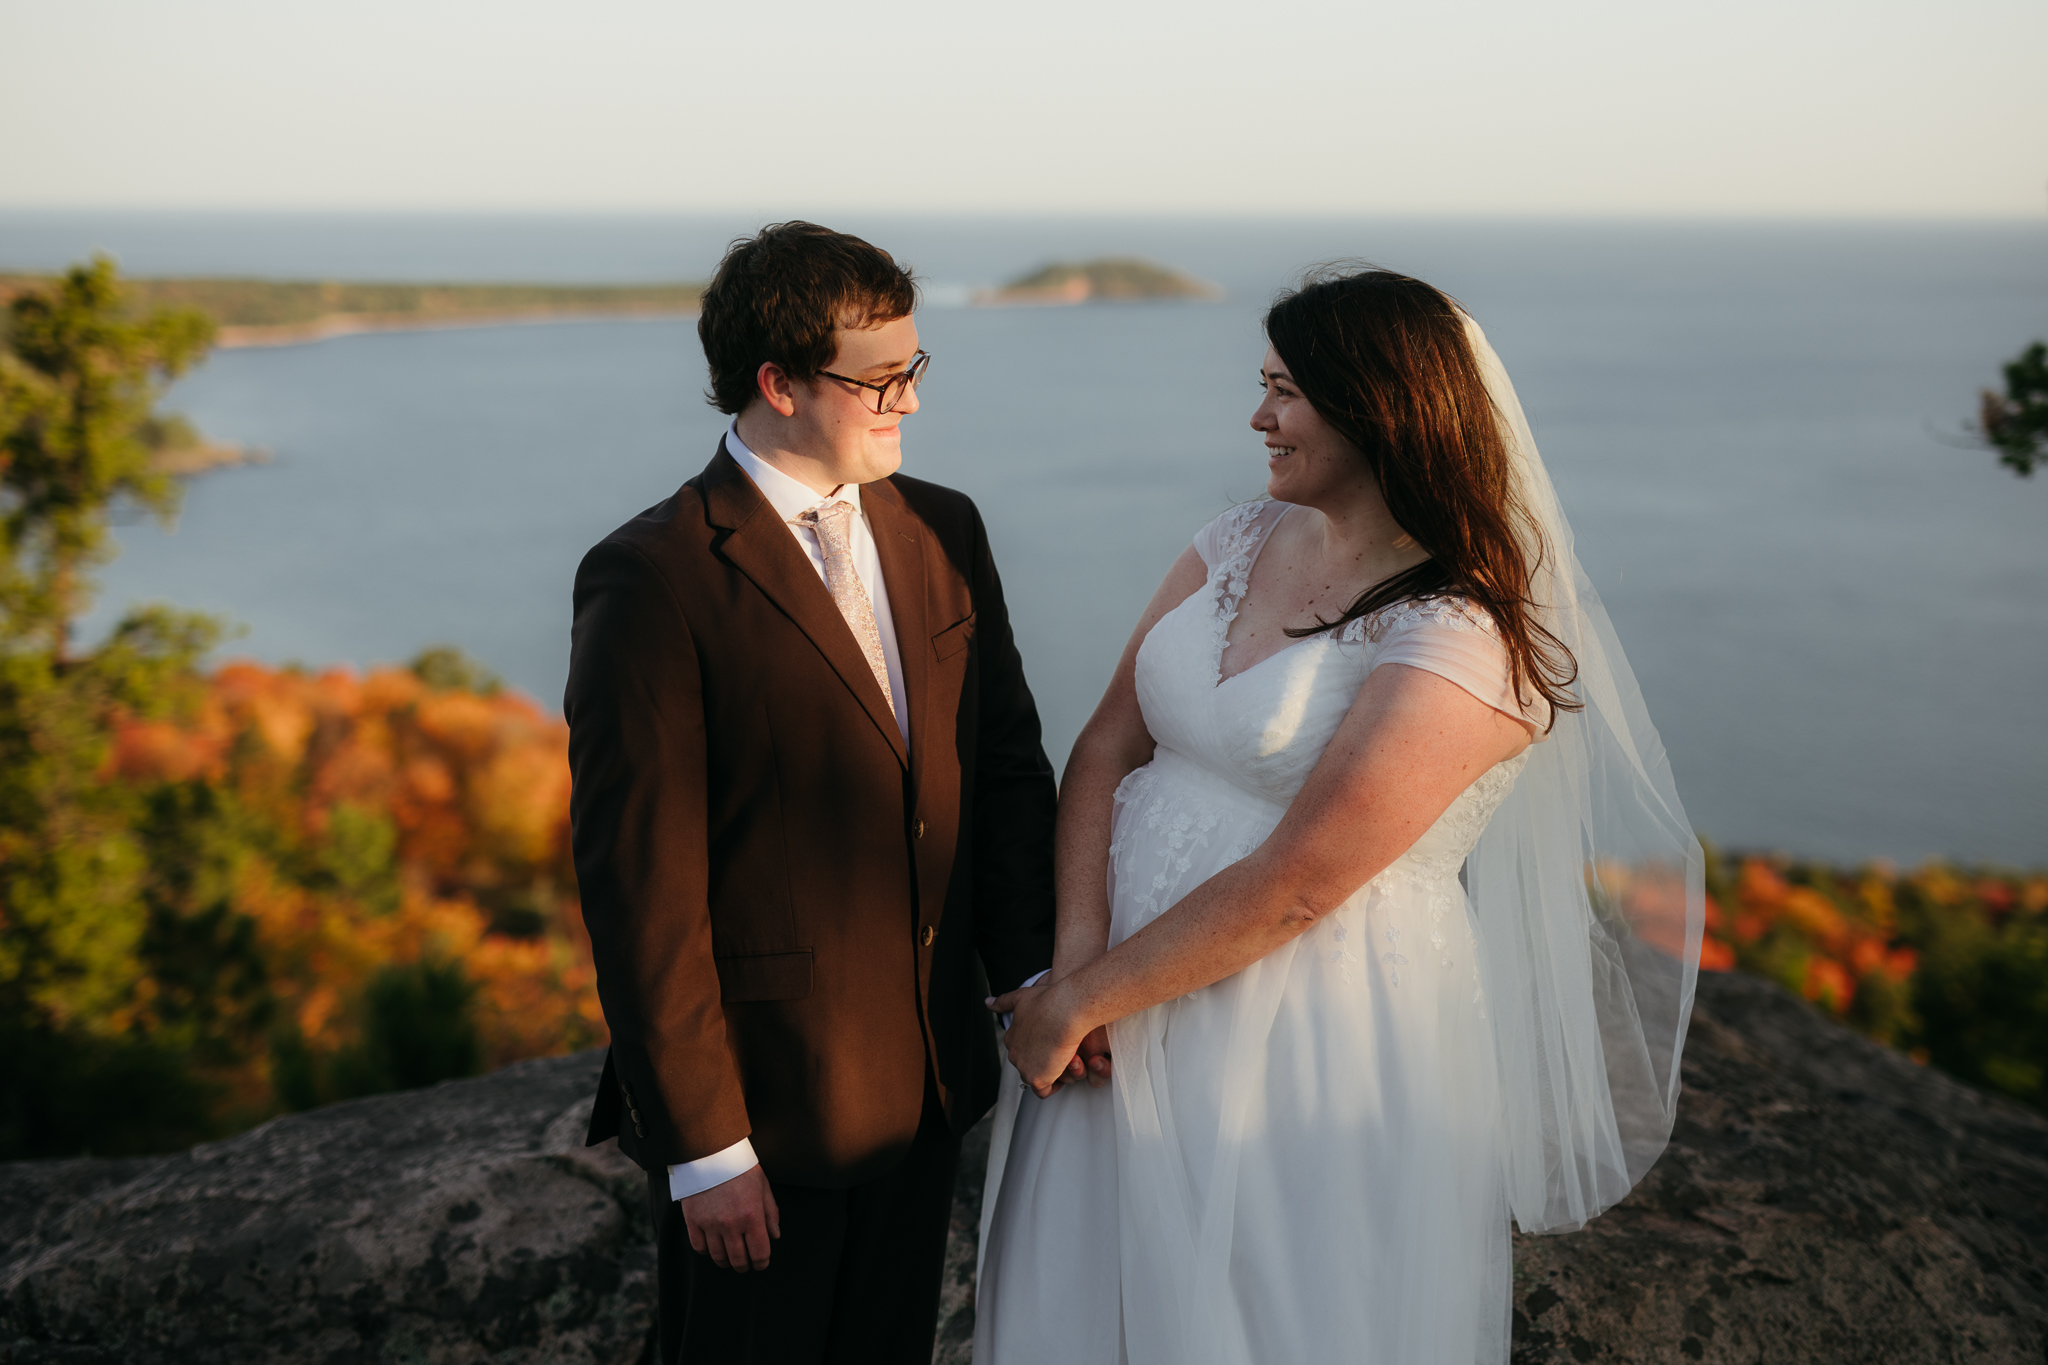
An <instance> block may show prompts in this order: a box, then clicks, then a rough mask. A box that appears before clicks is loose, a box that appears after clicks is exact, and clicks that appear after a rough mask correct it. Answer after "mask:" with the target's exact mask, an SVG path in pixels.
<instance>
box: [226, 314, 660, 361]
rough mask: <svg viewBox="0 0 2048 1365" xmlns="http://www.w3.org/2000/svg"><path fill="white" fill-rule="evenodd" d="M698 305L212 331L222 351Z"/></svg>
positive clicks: (347, 319) (341, 318)
mask: <svg viewBox="0 0 2048 1365" xmlns="http://www.w3.org/2000/svg"><path fill="white" fill-rule="evenodd" d="M696 316H697V311H696V310H695V309H689V310H687V311H685V310H681V309H671V308H613V309H578V310H575V311H556V310H553V309H525V310H519V311H516V312H505V313H490V312H480V313H462V314H439V315H425V316H423V315H421V314H417V313H330V314H327V315H326V316H324V317H318V318H314V319H312V320H311V321H308V322H285V323H268V324H256V325H245V326H227V327H222V328H221V329H220V330H219V331H218V332H217V333H215V335H214V343H213V344H214V349H215V350H218V351H250V350H260V349H267V348H271V347H277V346H308V345H311V344H312V343H314V342H316V341H329V340H332V339H333V338H335V337H346V336H361V335H364V334H367V333H372V332H455V331H466V330H469V329H472V328H478V327H530V326H534V325H536V324H539V323H548V322H610V321H616V320H618V319H620V318H630V319H634V320H639V321H655V320H671V319H682V318H694V317H696Z"/></svg>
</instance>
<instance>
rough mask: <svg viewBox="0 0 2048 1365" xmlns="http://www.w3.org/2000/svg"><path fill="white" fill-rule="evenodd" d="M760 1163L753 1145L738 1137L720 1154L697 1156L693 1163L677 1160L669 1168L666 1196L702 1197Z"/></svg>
mask: <svg viewBox="0 0 2048 1365" xmlns="http://www.w3.org/2000/svg"><path fill="white" fill-rule="evenodd" d="M760 1164H761V1163H760V1161H759V1160H758V1159H756V1158H755V1156H754V1144H753V1143H752V1142H751V1141H749V1140H748V1139H746V1138H741V1139H740V1140H739V1141H738V1142H735V1143H734V1144H733V1145H732V1146H730V1147H728V1148H726V1149H725V1150H724V1151H722V1152H713V1153H712V1154H711V1155H710V1156H700V1157H698V1158H697V1159H696V1160H695V1161H679V1162H677V1163H676V1164H675V1165H673V1166H671V1167H669V1168H668V1197H669V1198H671V1199H688V1198H689V1197H690V1196H691V1195H693V1194H702V1193H704V1191H706V1190H708V1189H712V1188H714V1187H715V1186H718V1185H723V1184H724V1183H725V1182H726V1181H728V1180H731V1179H733V1178H734V1177H735V1176H742V1175H745V1174H746V1173H747V1172H748V1171H751V1170H753V1169H754V1167H756V1166H758V1165H760Z"/></svg>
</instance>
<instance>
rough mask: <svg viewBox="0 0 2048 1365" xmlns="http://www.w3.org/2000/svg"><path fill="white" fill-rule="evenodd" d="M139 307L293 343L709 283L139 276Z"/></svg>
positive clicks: (593, 307) (679, 307)
mask: <svg viewBox="0 0 2048 1365" xmlns="http://www.w3.org/2000/svg"><path fill="white" fill-rule="evenodd" d="M54 283H55V280H54V279H53V278H52V277H49V276H42V275H0V305H4V304H6V303H8V302H10V301H12V300H13V299H15V298H16V297H19V296H20V295H22V294H25V293H29V292H31V291H35V290H43V289H48V288H50V287H51V286H52V285H53V284H54ZM124 284H125V286H126V288H127V290H128V297H129V300H130V301H131V303H132V305H133V306H135V307H137V308H141V309H150V308H190V309H195V310H197V311H198V312H201V313H204V314H206V315H208V316H209V317H211V318H212V319H213V320H214V322H215V323H216V324H217V327H218V331H217V332H216V333H215V339H214V345H215V346H216V347H218V348H222V349H233V348H236V347H244V346H287V345H291V344H293V343H295V342H304V341H318V340H320V339H322V338H324V337H331V336H345V335H347V334H349V333H352V332H378V331H396V330H403V329H410V328H430V327H465V326H480V325H487V324H492V323H504V322H541V321H548V320H554V319H565V318H575V317H635V316H637V317H687V316H689V315H691V314H693V313H695V312H696V311H697V303H698V300H699V299H700V298H701V297H702V296H703V292H704V286H703V285H701V284H619V285H570V284H404V283H386V284H376V283H349V282H343V281H337V280H318V281H316V280H258V279H217V278H211V277H193V278H137V279H128V280H125V281H124Z"/></svg>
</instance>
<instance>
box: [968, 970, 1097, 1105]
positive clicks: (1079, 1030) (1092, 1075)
mask: <svg viewBox="0 0 2048 1365" xmlns="http://www.w3.org/2000/svg"><path fill="white" fill-rule="evenodd" d="M987 1004H988V1007H989V1009H990V1011H991V1012H993V1013H995V1014H1008V1015H1010V1016H1011V1018H1010V1028H1009V1031H1008V1032H1007V1033H1005V1034H1004V1035H1003V1047H1004V1049H1005V1050H1006V1051H1008V1053H1009V1054H1010V1065H1012V1066H1014V1067H1016V1068H1017V1074H1018V1075H1019V1076H1020V1077H1022V1078H1023V1081H1024V1084H1026V1085H1028V1086H1030V1087H1031V1091H1032V1093H1033V1094H1035V1095H1037V1096H1038V1097H1039V1098H1040V1099H1045V1098H1047V1097H1048V1096H1050V1095H1051V1094H1052V1092H1053V1091H1055V1090H1057V1089H1059V1087H1060V1086H1061V1085H1063V1084H1065V1083H1066V1082H1068V1081H1079V1080H1086V1081H1088V1082H1089V1084H1091V1085H1099V1084H1101V1083H1102V1081H1106V1080H1108V1079H1109V1062H1108V1051H1109V1041H1108V1034H1107V1031H1106V1030H1104V1029H1100V1028H1098V1029H1094V1030H1090V1029H1088V1028H1086V1027H1084V1026H1082V1025H1081V1024H1080V1023H1079V1022H1078V1021H1076V1020H1075V1019H1073V1018H1071V1017H1070V1015H1069V1013H1068V1011H1067V1010H1066V1009H1065V1008H1064V993H1063V992H1061V990H1060V989H1059V987H1058V986H1057V985H1052V986H1021V987H1019V988H1018V989H1016V990H1014V991H1010V992H1008V993H1006V994H1004V995H998V996H995V997H993V998H992V999H990V1000H989V1001H988V1002H987ZM1096 1033H1100V1034H1102V1035H1103V1037H1102V1040H1101V1054H1102V1055H1101V1056H1100V1058H1098V1059H1096V1061H1095V1063H1094V1064H1093V1065H1091V1064H1090V1063H1086V1062H1083V1061H1082V1058H1081V1047H1082V1044H1083V1042H1085V1041H1088V1040H1089V1039H1090V1038H1091V1037H1092V1035H1093V1034H1096ZM1098 1069H1099V1074H1100V1077H1101V1079H1100V1080H1098V1079H1097V1078H1096V1076H1097V1072H1098Z"/></svg>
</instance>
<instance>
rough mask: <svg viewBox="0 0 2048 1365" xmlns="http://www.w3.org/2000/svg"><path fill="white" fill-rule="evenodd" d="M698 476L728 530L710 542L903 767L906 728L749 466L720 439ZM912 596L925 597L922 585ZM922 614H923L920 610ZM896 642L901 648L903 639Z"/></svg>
mask: <svg viewBox="0 0 2048 1365" xmlns="http://www.w3.org/2000/svg"><path fill="white" fill-rule="evenodd" d="M699 477H700V479H701V482H700V484H699V487H700V488H702V489H703V494H704V507H705V511H706V513H707V514H708V515H709V517H710V520H711V522H712V524H713V525H715V526H721V527H724V528H725V529H726V530H728V531H729V532H730V534H729V535H726V536H724V537H723V538H721V539H720V540H718V541H716V542H714V548H715V549H716V550H717V551H718V553H720V554H722V555H724V556H725V558H726V559H727V560H729V561H730V562H731V563H732V565H733V567H735V568H737V569H738V570H739V571H740V572H741V573H743V574H745V575H746V576H747V577H748V579H750V580H751V581H752V582H753V584H754V586H755V587H757V588H759V589H760V590H761V592H762V595H764V596H765V597H767V598H768V600H769V601H771V602H773V603H774V604H775V605H776V607H777V608H779V609H780V610H781V611H782V613H783V615H785V616H787V617H788V618H789V619H790V620H791V621H794V622H795V623H796V626H797V629H799V630H801V631H802V632H803V633H804V634H805V636H807V637H808V638H809V639H810V642H811V643H812V644H813V645H814V646H816V647H817V650H818V652H819V653H820V654H822V655H824V656H825V660H826V662H827V663H829V664H831V665H832V671H833V672H835V673H837V674H838V675H839V677H840V680H841V681H842V682H844V683H845V684H846V686H847V688H848V689H849V690H850V691H851V692H852V693H853V695H854V697H855V699H856V700H858V701H859V702H860V704H861V706H862V708H863V709H864V710H866V711H867V713H868V719H870V720H872V721H873V722H874V723H875V728H876V729H878V730H880V731H881V732H882V735H883V737H884V738H886V739H887V740H888V741H889V747H890V748H891V749H892V750H894V751H895V754H896V761H897V762H899V763H903V764H904V765H905V766H908V763H909V754H908V753H907V752H905V749H904V745H903V732H902V731H901V730H899V729H898V728H897V727H896V717H895V716H894V715H893V714H892V713H891V712H890V710H889V701H888V698H886V697H884V696H883V695H882V689H881V686H880V684H878V683H877V682H876V681H875V674H874V670H872V669H870V668H869V667H868V661H867V656H866V655H864V654H862V653H861V649H860V646H859V645H858V644H856V643H855V642H854V638H853V631H852V630H850V629H848V627H847V624H846V618H845V617H843V616H841V615H840V614H839V606H838V604H837V603H835V602H834V601H833V600H832V594H831V592H830V591H828V590H827V589H826V587H825V583H824V580H822V579H821V578H819V577H818V571H817V570H816V569H814V568H812V567H811V562H810V560H809V559H807V558H806V557H805V555H804V552H803V550H802V549H800V548H799V547H798V545H797V543H796V537H795V536H792V535H791V534H790V533H789V528H788V527H787V526H785V525H783V524H782V519H781V518H780V517H778V516H776V515H775V510H774V509H773V508H771V507H770V506H769V505H768V500H767V499H766V498H764V497H762V496H761V490H760V489H758V488H756V487H754V481H753V480H752V479H750V478H748V477H747V474H746V471H745V470H743V469H741V468H740V467H739V463H738V462H737V461H735V460H734V459H733V458H732V456H731V455H729V454H727V453H726V449H725V442H724V441H723V440H720V441H719V443H718V454H717V455H715V456H713V457H712V460H711V463H710V464H709V465H707V466H705V469H704V473H703V474H702V475H701V476H699ZM873 487H877V485H875V484H869V485H867V488H873ZM867 488H863V489H862V490H861V500H862V502H863V503H865V502H866V500H867ZM891 491H893V490H891ZM879 539H880V536H879V532H878V534H877V540H878V541H879ZM888 563H889V558H888V554H887V552H886V551H885V552H884V554H883V556H882V564H883V573H884V576H885V581H887V582H888V583H889V607H890V610H891V611H895V612H899V613H900V608H898V607H897V606H896V591H895V579H894V578H893V577H890V576H888ZM917 595H918V596H919V597H920V598H922V596H923V585H922V584H921V583H920V584H919V585H918V592H917ZM919 619H920V620H922V619H923V617H922V612H921V611H920V613H919ZM896 620H897V634H898V636H899V637H900V636H901V635H902V634H903V630H904V624H903V617H902V616H901V615H900V614H898V616H897V618H896ZM898 647H899V649H900V648H901V645H900V644H899V646H898ZM926 649H927V651H928V650H929V649H930V646H929V645H927V646H926ZM904 671H905V673H906V675H907V674H908V672H909V652H908V651H907V650H906V651H904ZM905 684H906V688H905V690H909V688H908V677H907V676H906V678H905ZM910 715H911V716H912V717H913V720H914V719H915V717H916V715H917V713H916V712H915V711H912V712H910Z"/></svg>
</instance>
